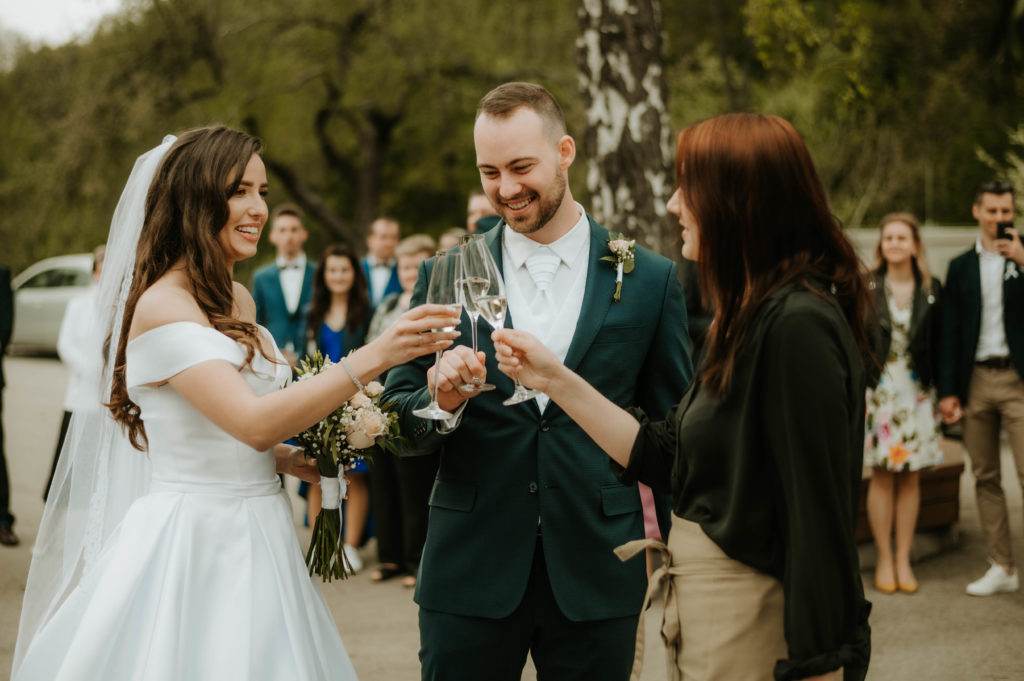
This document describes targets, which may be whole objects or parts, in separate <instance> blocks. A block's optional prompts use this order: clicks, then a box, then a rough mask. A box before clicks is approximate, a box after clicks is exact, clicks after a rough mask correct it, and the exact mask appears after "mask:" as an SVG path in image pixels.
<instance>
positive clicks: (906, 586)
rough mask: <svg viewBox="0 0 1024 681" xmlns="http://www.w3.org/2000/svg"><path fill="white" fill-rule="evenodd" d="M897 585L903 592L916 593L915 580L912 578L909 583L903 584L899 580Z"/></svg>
mask: <svg viewBox="0 0 1024 681" xmlns="http://www.w3.org/2000/svg"><path fill="white" fill-rule="evenodd" d="M898 586H899V589H900V591H902V592H903V593H905V594H915V593H917V580H914V581H913V582H911V583H910V584H904V583H903V582H900V583H899V585H898Z"/></svg>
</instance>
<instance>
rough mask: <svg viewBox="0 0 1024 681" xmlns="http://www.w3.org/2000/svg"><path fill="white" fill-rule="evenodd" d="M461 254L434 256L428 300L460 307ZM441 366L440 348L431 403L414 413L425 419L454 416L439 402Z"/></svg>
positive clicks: (445, 253) (449, 253) (447, 328)
mask: <svg viewBox="0 0 1024 681" xmlns="http://www.w3.org/2000/svg"><path fill="white" fill-rule="evenodd" d="M459 260H460V258H459V254H458V253H453V252H450V251H449V252H441V251H439V252H438V253H437V255H435V256H434V268H433V270H431V272H430V283H429V284H427V302H428V303H433V304H437V305H448V306H449V307H451V308H453V311H454V309H455V308H457V307H458V304H459V303H458V297H457V296H456V292H455V277H456V276H457V275H458V272H459ZM454 328H455V327H453V326H447V327H445V328H443V329H434V331H451V330H453V329H454ZM440 366H441V351H440V350H438V351H437V353H436V356H435V357H434V389H433V390H431V392H430V404H428V405H427V406H425V407H422V408H420V409H416V410H415V411H413V414H414V415H416V416H419V417H420V418H424V419H433V420H435V421H440V420H443V419H450V418H452V416H453V414H452V413H451V412H448V411H445V410H444V409H442V408H441V405H439V404H438V403H437V384H438V380H437V378H438V376H437V373H438V370H439V368H440Z"/></svg>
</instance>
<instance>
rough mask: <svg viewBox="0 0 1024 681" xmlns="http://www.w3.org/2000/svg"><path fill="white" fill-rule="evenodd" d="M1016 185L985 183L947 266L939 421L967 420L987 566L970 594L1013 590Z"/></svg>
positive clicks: (1020, 313)
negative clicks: (965, 240)
mask: <svg viewBox="0 0 1024 681" xmlns="http://www.w3.org/2000/svg"><path fill="white" fill-rule="evenodd" d="M1013 199H1014V195H1013V188H1012V186H1011V185H1010V184H1009V183H1008V182H986V183H984V184H982V185H981V186H980V187H979V189H978V192H977V193H976V195H975V200H974V205H973V206H972V208H971V211H972V213H973V215H974V219H975V220H977V222H978V227H979V233H978V240H977V243H976V244H975V245H974V248H972V249H970V250H969V251H967V252H966V253H964V254H962V255H960V256H957V257H956V258H954V259H953V261H952V262H950V263H949V273H948V274H947V275H946V285H945V288H944V290H943V306H942V315H941V318H940V323H941V328H942V334H941V339H940V343H939V367H938V389H939V397H940V400H939V410H940V411H941V413H942V419H943V421H945V422H947V423H952V422H955V421H957V420H959V419H960V418H961V417H962V418H963V419H964V438H963V441H964V446H965V448H966V449H967V453H968V454H969V456H970V458H971V464H972V467H973V470H974V478H975V494H976V495H977V499H978V515H979V516H980V518H981V526H982V530H983V531H984V533H985V541H986V544H987V547H988V554H989V555H988V557H989V561H990V562H991V567H990V568H989V570H988V572H986V573H985V575H984V576H982V577H981V578H980V579H978V580H976V581H974V582H971V583H970V584H968V585H967V593H968V594H971V595H973V596H991V595H993V594H997V593H1004V592H1010V591H1017V589H1018V588H1019V582H1018V575H1017V571H1016V570H1015V568H1014V562H1013V553H1012V551H1011V547H1010V528H1009V517H1008V514H1007V510H1006V496H1005V494H1004V492H1003V486H1002V481H1001V470H1000V461H999V450H1000V447H999V433H1000V429H1001V428H1004V429H1005V430H1006V434H1007V436H1008V439H1009V442H1010V448H1011V449H1012V450H1013V456H1014V459H1015V460H1016V466H1017V477H1018V480H1019V481H1020V483H1021V485H1022V486H1024V382H1022V381H1021V379H1022V377H1024V269H1022V268H1024V246H1022V245H1021V240H1020V236H1019V235H1018V234H1017V232H1016V231H1015V230H1014V229H1004V230H1000V228H999V223H1001V222H1010V221H1012V220H1013Z"/></svg>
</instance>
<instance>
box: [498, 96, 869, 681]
mask: <svg viewBox="0 0 1024 681" xmlns="http://www.w3.org/2000/svg"><path fill="white" fill-rule="evenodd" d="M676 176H677V177H678V182H679V186H678V187H677V189H676V191H675V193H674V194H673V195H672V198H671V199H670V200H669V203H668V210H669V212H671V213H672V214H673V215H676V216H678V217H679V223H680V225H681V226H682V236H683V240H684V244H683V248H682V253H683V256H684V257H685V258H687V259H690V260H695V261H696V262H697V264H698V267H699V273H700V280H701V285H702V288H703V290H704V291H706V292H707V294H708V295H709V297H710V299H711V302H712V307H713V309H714V311H715V313H714V314H715V319H714V322H713V323H712V325H711V328H710V330H709V333H708V338H707V347H706V350H705V357H704V363H703V364H702V365H701V372H700V374H699V375H698V377H697V379H696V380H695V382H694V385H693V387H692V388H691V389H690V391H689V392H688V393H687V394H686V396H684V397H683V399H682V401H681V402H680V403H679V404H678V405H676V406H675V407H674V408H673V409H672V410H671V412H670V413H669V415H668V418H666V419H665V420H664V421H656V420H654V419H651V418H649V415H646V414H645V413H644V411H643V410H641V409H630V410H628V411H627V410H624V409H622V408H621V407H620V406H619V405H616V404H614V403H613V402H611V401H609V400H608V399H607V398H606V397H605V396H604V395H603V394H602V390H601V389H600V386H593V385H591V384H590V383H589V382H588V381H587V380H585V379H584V378H582V377H580V376H579V375H577V374H575V373H574V372H573V371H572V367H571V366H566V365H565V364H563V363H562V362H561V361H560V360H559V358H558V357H557V356H555V355H554V354H553V353H552V352H551V351H550V350H548V349H547V348H545V347H544V345H543V344H542V343H540V342H539V341H537V340H536V339H534V338H532V337H531V336H530V335H529V334H527V333H524V332H523V331H520V330H512V329H507V328H506V329H501V330H498V331H497V332H495V333H494V338H495V340H496V342H497V348H498V354H499V368H500V369H501V370H502V371H504V372H506V373H510V374H511V373H516V372H518V375H519V377H520V380H521V381H522V382H523V383H524V384H525V385H528V386H531V387H533V388H536V389H538V390H542V391H544V393H545V394H547V395H549V396H550V397H551V399H552V401H554V402H555V403H556V404H558V405H559V406H560V407H561V408H562V409H564V410H565V412H566V414H567V415H568V416H569V417H570V418H571V419H573V420H574V421H575V422H576V423H578V424H579V425H580V426H581V427H582V428H583V429H584V430H585V431H586V433H587V434H588V435H590V436H591V437H592V438H594V440H595V441H596V442H597V443H599V444H600V446H601V447H602V448H603V449H604V450H605V452H607V454H608V455H609V456H610V457H611V458H612V460H613V463H614V467H615V468H616V470H617V471H618V476H619V478H620V480H622V482H624V483H626V484H632V483H633V482H635V481H637V480H641V481H644V482H646V483H648V484H649V485H651V486H652V487H654V488H655V489H657V490H671V492H672V496H673V498H674V510H673V515H672V529H671V531H670V533H669V537H668V547H667V549H666V548H665V547H664V546H663V545H662V546H660V547H659V548H661V549H663V550H665V551H666V554H667V556H666V560H667V561H668V567H667V574H668V575H670V576H671V587H672V588H670V589H669V591H668V595H667V596H666V602H665V625H666V628H665V629H664V630H663V631H664V632H665V633H666V635H667V636H668V637H669V638H668V640H667V644H668V649H669V653H670V659H671V660H672V661H671V662H670V665H672V666H671V667H670V671H669V677H670V678H686V679H701V680H703V681H712V680H714V681H718V680H722V681H725V680H732V679H751V680H760V679H764V680H768V679H773V678H774V679H776V680H783V679H785V680H789V679H834V678H835V676H836V675H835V672H836V671H837V670H838V669H840V668H842V669H843V674H844V676H843V678H844V679H845V680H846V681H859V680H861V679H864V678H865V674H866V672H867V666H868V656H869V650H870V643H869V628H868V612H869V610H870V604H869V603H867V601H865V600H864V593H863V588H862V585H861V580H860V570H859V566H858V557H857V547H856V544H855V542H854V529H855V526H856V521H857V510H858V501H859V497H860V480H861V461H862V457H863V438H864V394H865V387H866V372H865V358H866V357H869V354H870V348H869V345H868V340H867V335H866V332H865V321H864V320H865V318H867V317H870V312H871V298H870V294H869V291H868V288H867V284H866V281H865V280H864V277H863V276H862V274H861V273H860V270H859V261H858V258H857V254H856V252H855V250H854V248H853V247H852V246H851V245H850V243H849V242H848V241H847V240H846V237H845V236H844V235H843V232H842V229H841V228H840V225H839V222H838V220H836V218H835V217H833V216H832V214H831V212H830V211H829V207H828V203H827V202H826V199H825V191H824V188H823V187H822V184H821V181H820V180H819V179H818V174H817V171H816V170H815V168H814V163H813V162H812V160H811V157H810V154H809V153H808V151H807V148H806V147H805V146H804V142H803V140H802V139H801V137H800V135H799V134H798V133H797V131H796V130H795V129H794V128H793V126H792V125H790V124H789V123H788V122H787V121H785V120H783V119H781V118H778V117H777V116H767V115H761V114H728V115H724V116H718V117H716V118H712V119H710V120H706V121H704V122H701V123H697V124H695V125H693V126H691V127H689V128H687V129H686V130H684V131H683V132H682V134H681V135H680V136H679V143H678V148H677V154H676ZM610 373H615V372H610ZM651 545H656V544H655V543H654V542H652V541H651V540H638V541H636V542H631V544H630V545H629V546H627V547H622V548H621V549H620V551H619V553H620V554H621V555H622V556H623V559H624V560H625V559H626V558H628V557H630V556H631V555H635V554H636V553H638V552H640V551H641V550H642V549H643V548H645V547H647V546H651ZM656 588H657V584H654V585H652V588H651V591H650V592H649V593H648V599H650V598H651V596H652V595H653V594H654V592H655V591H656ZM638 643H639V641H638ZM640 650H641V646H640V645H638V646H637V651H638V653H639V652H640ZM639 663H640V660H639V659H638V661H637V666H636V667H635V668H634V675H633V677H632V678H634V679H635V678H637V677H638V675H639ZM621 678H624V676H623V677H621Z"/></svg>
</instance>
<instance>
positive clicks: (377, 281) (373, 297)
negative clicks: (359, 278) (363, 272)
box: [366, 253, 395, 307]
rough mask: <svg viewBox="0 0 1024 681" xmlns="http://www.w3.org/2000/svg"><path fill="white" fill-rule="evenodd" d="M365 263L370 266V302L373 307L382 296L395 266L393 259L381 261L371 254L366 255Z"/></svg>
mask: <svg viewBox="0 0 1024 681" xmlns="http://www.w3.org/2000/svg"><path fill="white" fill-rule="evenodd" d="M366 264H368V265H369V266H370V304H371V305H373V306H374V307H377V305H378V304H379V303H380V301H381V300H382V299H383V298H384V291H385V290H386V289H387V287H388V282H389V281H391V273H392V271H393V270H394V268H395V259H394V258H392V259H391V260H385V261H384V262H381V261H379V260H377V258H375V257H373V254H372V253H371V254H370V255H367V256H366Z"/></svg>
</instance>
